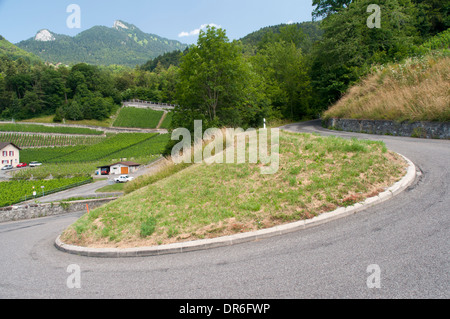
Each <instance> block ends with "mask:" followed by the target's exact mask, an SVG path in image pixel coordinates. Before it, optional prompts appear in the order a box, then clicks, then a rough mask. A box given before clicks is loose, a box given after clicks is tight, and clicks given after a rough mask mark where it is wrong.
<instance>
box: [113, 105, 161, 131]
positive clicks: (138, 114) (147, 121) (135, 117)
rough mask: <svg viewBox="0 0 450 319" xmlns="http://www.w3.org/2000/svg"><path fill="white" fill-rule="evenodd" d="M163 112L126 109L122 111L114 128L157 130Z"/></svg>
mask: <svg viewBox="0 0 450 319" xmlns="http://www.w3.org/2000/svg"><path fill="white" fill-rule="evenodd" d="M163 114H164V112H163V111H155V110H152V109H139V108H134V107H124V108H122V109H121V110H120V112H119V115H118V116H117V119H116V120H115V121H114V124H113V126H116V127H135V128H157V126H158V124H159V121H160V120H161V117H162V116H163Z"/></svg>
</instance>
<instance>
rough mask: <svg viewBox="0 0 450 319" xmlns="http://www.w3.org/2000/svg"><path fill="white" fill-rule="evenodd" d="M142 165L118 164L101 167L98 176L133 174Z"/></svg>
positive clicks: (132, 163) (131, 163)
mask: <svg viewBox="0 0 450 319" xmlns="http://www.w3.org/2000/svg"><path fill="white" fill-rule="evenodd" d="M139 166H141V164H138V163H134V162H118V163H114V164H111V165H104V166H99V167H98V169H99V170H98V171H97V175H110V174H111V175H120V174H131V173H134V172H136V171H137V170H138V168H139Z"/></svg>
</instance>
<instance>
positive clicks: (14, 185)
mask: <svg viewBox="0 0 450 319" xmlns="http://www.w3.org/2000/svg"><path fill="white" fill-rule="evenodd" d="M90 180H91V179H90V178H86V177H73V178H62V179H52V180H39V181H36V180H35V181H10V182H0V194H1V195H2V196H0V207H3V206H8V205H12V204H15V203H18V202H20V201H21V200H24V199H25V198H24V197H25V196H27V197H28V198H27V199H32V198H33V191H36V195H37V196H40V195H42V194H43V193H44V194H45V193H50V192H54V191H55V190H57V189H60V188H65V187H70V186H72V185H78V184H79V183H82V182H85V181H90ZM41 186H44V188H43V189H42V188H41ZM33 187H34V189H33Z"/></svg>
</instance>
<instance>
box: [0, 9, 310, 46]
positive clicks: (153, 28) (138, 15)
mask: <svg viewBox="0 0 450 319" xmlns="http://www.w3.org/2000/svg"><path fill="white" fill-rule="evenodd" d="M72 4H75V5H77V6H78V8H79V16H78V17H79V19H78V20H77V19H74V17H76V16H75V15H74V14H76V13H77V12H76V11H73V10H69V11H68V10H67V9H68V8H69V6H70V5H72ZM312 10H313V6H312V0H222V1H219V0H159V1H155V0H146V1H144V0H38V1H36V0H0V35H2V36H3V37H5V38H6V39H7V40H8V41H10V42H12V43H18V42H20V41H22V40H27V39H29V38H31V37H34V36H35V35H36V33H37V32H38V31H39V30H42V29H48V30H50V31H51V32H54V33H58V34H66V35H70V36H74V35H76V34H78V33H80V32H82V31H84V30H87V29H89V28H91V27H93V26H95V25H103V26H107V27H112V26H113V24H114V21H115V20H122V21H125V22H128V23H131V24H134V25H135V26H137V27H138V28H139V29H141V30H142V31H144V32H146V33H153V34H156V35H159V36H162V37H165V38H168V39H171V40H178V41H180V42H182V43H186V44H192V43H196V42H197V38H198V31H199V29H201V28H204V27H205V26H206V25H214V26H217V27H221V28H223V29H225V30H226V33H227V36H228V37H229V38H230V39H231V40H234V39H239V38H242V37H244V36H245V35H247V34H249V33H251V32H253V31H257V30H259V29H260V28H263V27H266V26H271V25H277V24H281V23H293V22H304V21H311V12H312ZM67 20H69V21H71V22H77V21H79V22H80V23H79V25H76V24H74V23H72V24H71V23H67Z"/></svg>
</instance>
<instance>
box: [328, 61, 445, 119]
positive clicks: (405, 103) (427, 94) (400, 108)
mask: <svg viewBox="0 0 450 319" xmlns="http://www.w3.org/2000/svg"><path fill="white" fill-rule="evenodd" d="M323 117H324V118H352V119H370V120H394V121H443V122H444V121H450V57H448V56H433V55H428V56H426V57H423V58H414V59H408V60H407V61H405V62H403V63H401V64H394V65H389V66H386V67H379V68H377V69H376V70H375V71H374V72H373V73H372V74H371V75H369V76H368V77H366V78H365V79H363V80H362V81H361V82H360V83H359V84H358V85H355V86H353V87H352V88H350V89H349V90H348V92H347V94H346V95H345V96H344V97H343V98H342V99H341V100H339V101H338V102H337V103H336V104H335V105H334V106H332V107H331V108H330V109H329V110H328V111H326V112H325V113H324V116H323Z"/></svg>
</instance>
